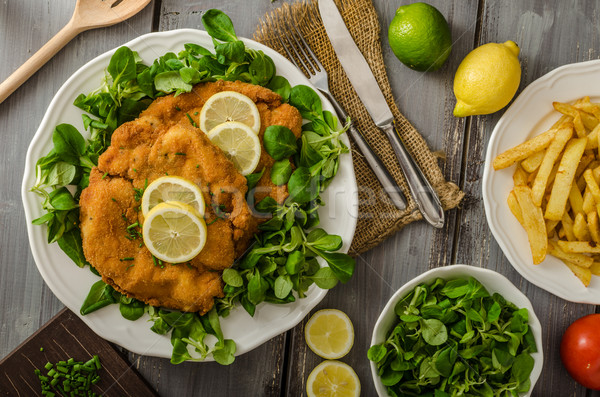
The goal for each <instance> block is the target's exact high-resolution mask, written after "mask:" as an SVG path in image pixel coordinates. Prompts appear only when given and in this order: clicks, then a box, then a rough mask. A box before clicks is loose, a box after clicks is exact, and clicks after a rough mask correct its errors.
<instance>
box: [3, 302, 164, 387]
mask: <svg viewBox="0 0 600 397" xmlns="http://www.w3.org/2000/svg"><path fill="white" fill-rule="evenodd" d="M41 348H43V351H40V349H41ZM94 354H97V355H98V357H99V358H100V362H101V363H102V369H100V370H99V371H98V375H100V381H99V382H98V384H96V386H95V387H94V388H93V389H92V390H93V391H94V392H96V393H97V394H100V395H103V396H158V394H157V393H156V392H155V391H154V390H153V389H152V388H151V387H150V385H148V383H147V382H146V381H145V379H144V378H142V376H141V375H140V374H139V372H138V371H137V370H136V369H135V368H134V367H133V366H132V365H131V364H130V363H129V362H128V361H127V360H126V359H125V357H123V355H122V354H121V353H120V352H119V351H118V350H117V349H116V348H114V347H113V346H112V345H111V344H110V343H108V342H107V341H105V340H104V339H102V338H100V337H99V336H98V335H96V334H95V333H94V331H92V330H91V329H90V328H89V327H88V326H87V325H85V324H84V323H83V321H81V320H80V319H79V317H77V315H75V314H74V313H73V312H72V311H70V310H69V309H66V308H65V309H63V310H62V311H60V312H59V313H58V314H57V315H56V316H54V318H52V319H51V320H50V321H49V322H48V323H46V324H45V325H44V326H43V327H42V328H40V329H39V330H38V331H37V332H36V333H35V334H33V335H31V336H30V337H29V338H28V339H27V340H26V341H25V342H23V343H22V344H21V345H20V346H19V347H17V348H16V349H15V350H14V351H13V352H12V353H10V354H9V355H8V356H7V357H5V358H4V359H2V361H0V395H2V396H34V395H41V390H42V389H41V386H40V381H39V379H38V376H37V375H36V374H35V373H34V370H35V369H36V368H37V369H40V370H41V371H42V373H43V374H45V373H46V372H47V371H46V370H45V369H44V365H46V363H47V362H51V363H57V362H58V361H61V360H65V361H66V360H68V359H69V358H71V357H73V358H74V359H75V360H76V361H87V360H89V359H90V358H92V356H93V355H94Z"/></svg>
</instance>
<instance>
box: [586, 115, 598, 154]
mask: <svg viewBox="0 0 600 397" xmlns="http://www.w3.org/2000/svg"><path fill="white" fill-rule="evenodd" d="M596 123H597V122H596ZM598 131H600V124H596V126H595V127H594V129H592V131H591V132H590V133H589V134H588V136H587V138H588V141H587V144H586V145H585V150H593V149H597V148H598Z"/></svg>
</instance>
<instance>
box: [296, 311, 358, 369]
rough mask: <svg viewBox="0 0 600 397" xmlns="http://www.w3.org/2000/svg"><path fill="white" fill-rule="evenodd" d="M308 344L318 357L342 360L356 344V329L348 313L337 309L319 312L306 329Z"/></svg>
mask: <svg viewBox="0 0 600 397" xmlns="http://www.w3.org/2000/svg"><path fill="white" fill-rule="evenodd" d="M304 337H305V338H306V344H307V345H308V347H310V350H312V351H313V352H314V353H315V354H316V355H318V356H320V357H323V358H327V359H336V358H342V357H344V356H345V355H346V354H348V352H349V351H350V349H351V348H352V345H353V344H354V328H353V327H352V322H351V321H350V318H348V316H347V315H346V313H344V312H342V311H340V310H337V309H324V310H319V311H318V312H316V313H315V314H313V316H312V317H311V318H310V320H308V322H307V323H306V327H305V328H304Z"/></svg>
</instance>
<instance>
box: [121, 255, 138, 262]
mask: <svg viewBox="0 0 600 397" xmlns="http://www.w3.org/2000/svg"><path fill="white" fill-rule="evenodd" d="M134 259H135V258H132V257H131V256H128V257H126V258H121V259H119V260H120V261H121V262H124V261H132V260H134Z"/></svg>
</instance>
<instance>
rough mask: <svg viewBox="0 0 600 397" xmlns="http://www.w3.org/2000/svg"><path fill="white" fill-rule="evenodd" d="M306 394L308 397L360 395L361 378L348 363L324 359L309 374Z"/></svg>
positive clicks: (349, 396)
mask: <svg viewBox="0 0 600 397" xmlns="http://www.w3.org/2000/svg"><path fill="white" fill-rule="evenodd" d="M306 394H307V395H308V397H352V396H360V380H359V379H358V375H356V372H354V370H353V369H352V367H351V366H349V365H348V364H345V363H343V362H341V361H335V360H327V361H323V362H322V363H321V364H319V365H317V366H316V367H315V369H313V370H312V372H311V373H310V375H308V379H307V380H306Z"/></svg>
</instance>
